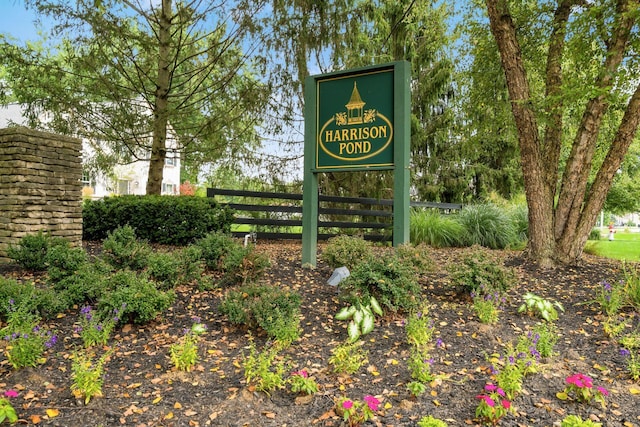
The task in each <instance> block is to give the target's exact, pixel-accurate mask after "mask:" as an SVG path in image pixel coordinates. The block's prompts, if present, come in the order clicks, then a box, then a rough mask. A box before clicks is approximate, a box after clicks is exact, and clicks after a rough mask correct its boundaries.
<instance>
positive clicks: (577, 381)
mask: <svg viewBox="0 0 640 427" xmlns="http://www.w3.org/2000/svg"><path fill="white" fill-rule="evenodd" d="M566 381H567V384H573V385H575V386H576V387H579V388H585V387H586V388H591V387H593V380H592V379H591V378H589V377H588V376H586V375H583V374H573V375H570V376H568V377H567V380H566Z"/></svg>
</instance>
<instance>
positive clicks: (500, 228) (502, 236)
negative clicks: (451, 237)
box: [456, 203, 518, 249]
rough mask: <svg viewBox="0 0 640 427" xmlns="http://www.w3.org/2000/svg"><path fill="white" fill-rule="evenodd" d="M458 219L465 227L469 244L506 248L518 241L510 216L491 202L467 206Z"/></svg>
mask: <svg viewBox="0 0 640 427" xmlns="http://www.w3.org/2000/svg"><path fill="white" fill-rule="evenodd" d="M456 221H458V223H460V224H461V225H462V227H463V228H464V233H463V236H464V238H463V242H464V243H465V244H466V245H467V246H472V245H480V246H484V247H486V248H490V249H504V248H506V247H508V246H511V245H514V244H517V243H518V239H517V238H516V233H515V230H514V228H513V224H512V222H511V220H510V219H509V216H508V215H507V214H506V212H505V211H504V210H503V209H500V208H499V207H497V206H495V205H493V204H491V203H486V204H479V205H469V206H465V207H464V208H463V209H462V210H461V211H460V213H458V215H456Z"/></svg>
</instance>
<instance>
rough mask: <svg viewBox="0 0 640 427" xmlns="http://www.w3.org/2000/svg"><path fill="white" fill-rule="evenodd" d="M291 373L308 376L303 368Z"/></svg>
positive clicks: (303, 376)
mask: <svg viewBox="0 0 640 427" xmlns="http://www.w3.org/2000/svg"><path fill="white" fill-rule="evenodd" d="M291 375H299V376H301V377H302V378H307V377H309V374H308V373H307V371H306V370H304V369H301V370H299V371H295V372H292V373H291Z"/></svg>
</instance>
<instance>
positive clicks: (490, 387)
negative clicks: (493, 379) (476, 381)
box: [484, 383, 498, 392]
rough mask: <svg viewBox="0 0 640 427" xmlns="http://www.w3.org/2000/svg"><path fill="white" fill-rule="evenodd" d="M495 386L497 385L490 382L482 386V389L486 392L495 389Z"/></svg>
mask: <svg viewBox="0 0 640 427" xmlns="http://www.w3.org/2000/svg"><path fill="white" fill-rule="evenodd" d="M497 388H498V386H497V385H495V384H491V383H489V384H487V385H485V386H484V389H485V390H486V391H488V392H492V391H496V389H497Z"/></svg>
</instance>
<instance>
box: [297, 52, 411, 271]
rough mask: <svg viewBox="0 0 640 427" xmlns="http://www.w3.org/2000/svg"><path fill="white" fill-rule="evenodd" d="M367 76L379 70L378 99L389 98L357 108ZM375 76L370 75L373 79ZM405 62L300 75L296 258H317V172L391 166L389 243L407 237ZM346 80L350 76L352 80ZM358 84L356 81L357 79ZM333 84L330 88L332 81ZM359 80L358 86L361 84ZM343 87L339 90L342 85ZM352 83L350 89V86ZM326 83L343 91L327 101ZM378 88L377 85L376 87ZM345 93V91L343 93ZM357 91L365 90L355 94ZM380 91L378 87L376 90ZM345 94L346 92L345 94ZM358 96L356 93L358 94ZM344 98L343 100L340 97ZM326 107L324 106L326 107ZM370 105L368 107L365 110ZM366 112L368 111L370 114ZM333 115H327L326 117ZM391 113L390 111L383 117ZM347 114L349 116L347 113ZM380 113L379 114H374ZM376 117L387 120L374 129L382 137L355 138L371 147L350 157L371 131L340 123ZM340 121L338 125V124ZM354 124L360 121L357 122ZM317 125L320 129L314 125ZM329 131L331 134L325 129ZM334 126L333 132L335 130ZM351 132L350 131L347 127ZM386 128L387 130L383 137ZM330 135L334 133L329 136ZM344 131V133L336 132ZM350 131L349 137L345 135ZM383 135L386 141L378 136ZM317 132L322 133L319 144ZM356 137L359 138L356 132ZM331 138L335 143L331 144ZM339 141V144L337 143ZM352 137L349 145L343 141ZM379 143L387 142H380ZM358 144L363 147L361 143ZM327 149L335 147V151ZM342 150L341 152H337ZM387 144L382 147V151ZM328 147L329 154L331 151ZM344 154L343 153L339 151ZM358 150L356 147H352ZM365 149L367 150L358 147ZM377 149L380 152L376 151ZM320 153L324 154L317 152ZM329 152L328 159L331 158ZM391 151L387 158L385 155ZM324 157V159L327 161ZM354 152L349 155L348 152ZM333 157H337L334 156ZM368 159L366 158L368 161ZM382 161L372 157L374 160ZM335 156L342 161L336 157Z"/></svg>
mask: <svg viewBox="0 0 640 427" xmlns="http://www.w3.org/2000/svg"><path fill="white" fill-rule="evenodd" d="M371 76H384V78H383V80H384V81H385V82H384V83H385V85H388V86H390V87H384V90H385V91H389V93H390V95H389V94H383V95H382V96H381V97H380V99H382V100H386V102H387V103H389V102H391V103H392V105H386V104H385V103H384V102H379V103H378V104H375V105H372V107H373V108H371V109H369V113H368V114H369V116H366V114H367V111H366V110H364V109H363V108H362V105H364V104H366V102H365V101H370V100H371V99H372V98H373V99H376V97H377V93H378V92H377V91H375V90H373V89H372V88H371V87H367V86H366V85H367V83H369V84H374V85H375V84H378V83H377V82H373V83H372V81H373V80H372V81H369V82H367V80H368V79H371ZM374 80H375V79H374ZM410 81H411V64H409V62H407V61H395V62H390V63H386V64H380V65H373V66H369V67H362V68H355V69H350V70H345V71H337V72H333V73H327V74H319V75H314V76H308V77H307V78H306V79H305V90H304V98H305V112H304V119H305V120H304V121H305V131H304V181H303V193H302V264H303V265H307V266H312V267H313V266H315V265H316V262H317V254H316V252H317V245H318V173H322V172H333V171H362V170H367V171H370V170H389V169H393V171H394V185H393V187H394V197H393V245H394V246H398V245H400V244H403V243H407V242H408V241H409V178H410V174H409V147H410V142H411V122H410V120H411V92H410ZM351 82H354V84H353V85H352V84H351ZM358 84H359V85H360V86H357V85H358ZM332 85H335V88H333V87H332ZM363 85H364V86H363ZM345 87H347V88H349V91H350V92H349V91H347V92H345V90H344V88H345ZM351 87H353V89H351ZM326 88H332V89H333V90H334V92H338V93H340V90H341V89H342V94H343V96H338V97H337V98H339V99H337V100H335V102H334V103H333V104H332V103H331V101H330V98H331V97H332V96H333V95H332V94H331V93H328V94H325V92H324V91H325V90H327V89H326ZM336 88H337V89H336ZM378 89H380V87H378ZM349 93H350V94H351V96H350V97H349ZM359 93H365V96H363V97H360V95H359ZM380 93H383V91H382V90H380ZM345 94H346V95H345ZM358 98H360V99H358ZM344 101H346V102H344ZM345 107H346V108H347V109H348V111H347V114H346V116H344V117H338V116H339V115H340V113H341V111H339V110H340V108H343V109H344V108H345ZM352 107H353V108H354V109H357V108H360V111H356V112H354V113H353V116H352V112H351V108H352ZM327 108H328V111H327ZM372 110H373V111H374V112H373V113H372V112H371V111H372ZM372 114H374V117H373V120H371V118H372ZM331 115H333V116H332V117H333V118H330V117H331ZM389 116H391V117H389ZM352 117H353V119H352ZM377 119H380V120H377ZM373 123H377V124H378V126H387V124H388V125H390V126H387V128H388V129H386V132H387V133H386V135H385V134H384V132H383V129H382V127H380V128H379V129H378V133H376V135H380V136H381V137H382V140H381V141H378V145H380V144H381V145H380V147H382V148H380V147H378V146H375V147H374V145H375V144H376V141H366V142H369V143H370V144H371V146H367V145H366V144H365V143H364V142H361V147H360V149H361V151H364V149H365V148H366V149H369V150H373V153H374V154H373V155H371V156H369V157H367V158H365V159H362V161H360V159H359V158H356V160H351V157H350V154H348V153H347V151H348V150H347V149H348V148H349V149H351V151H353V152H354V153H355V152H356V151H357V150H358V146H357V145H356V143H357V142H360V141H358V140H359V138H357V137H358V136H362V135H367V136H371V135H372V134H373V132H374V131H372V130H371V129H369V131H368V132H367V131H365V130H360V131H352V130H349V131H348V133H346V134H345V133H343V132H345V131H344V130H341V129H346V128H347V127H348V125H349V124H354V126H353V127H351V128H350V129H364V127H362V126H366V125H367V124H373ZM340 125H346V126H345V127H344V128H340V129H339V128H338V126H340ZM355 125H362V126H361V127H357V126H355ZM321 130H323V131H324V133H321V132H319V131H321ZM328 131H329V132H330V131H332V132H334V133H333V134H331V133H327V132H328ZM335 132H338V133H335ZM351 132H355V133H351ZM389 134H391V136H390V137H389ZM332 135H335V138H334V137H332ZM340 135H344V136H345V138H341V137H340ZM349 136H354V137H355V138H349ZM385 137H389V141H386V140H385V139H384V138H385ZM321 138H325V141H324V146H323V141H322V139H321ZM360 139H361V138H360ZM334 142H336V144H333V143H334ZM342 143H344V145H342V146H341V145H340V144H342ZM347 143H352V144H353V146H349V147H348V146H347V145H346V144H347ZM385 144H387V145H386V146H385ZM362 147H364V148H362ZM332 150H338V151H337V152H335V151H332ZM340 150H342V152H340ZM385 150H387V151H385ZM331 153H334V154H335V155H332V154H331ZM343 154H344V155H343ZM356 154H358V153H356ZM363 154H364V155H368V154H369V153H368V152H367V153H363ZM380 154H382V155H381V156H380ZM323 156H324V157H323ZM332 157H333V159H332ZM389 157H391V161H389ZM327 158H329V160H328V161H327ZM354 158H355V157H354ZM336 159H337V160H336ZM370 159H371V161H370ZM380 159H382V162H379V163H376V160H380ZM341 161H342V162H343V163H341Z"/></svg>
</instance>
